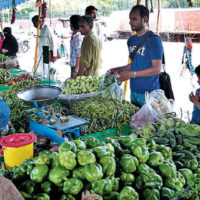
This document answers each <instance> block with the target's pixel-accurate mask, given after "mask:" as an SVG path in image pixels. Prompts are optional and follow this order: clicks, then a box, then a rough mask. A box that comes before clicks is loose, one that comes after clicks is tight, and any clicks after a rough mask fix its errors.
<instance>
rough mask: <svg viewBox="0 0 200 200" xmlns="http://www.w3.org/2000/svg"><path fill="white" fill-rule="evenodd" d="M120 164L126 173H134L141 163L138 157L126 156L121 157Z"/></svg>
mask: <svg viewBox="0 0 200 200" xmlns="http://www.w3.org/2000/svg"><path fill="white" fill-rule="evenodd" d="M119 164H120V166H121V167H122V169H123V171H124V172H127V173H132V172H135V171H136V169H137V166H138V165H139V162H138V160H137V158H136V157H134V156H131V155H129V154H125V155H123V156H122V157H121V159H120V162H119Z"/></svg>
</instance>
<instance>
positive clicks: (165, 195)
mask: <svg viewBox="0 0 200 200" xmlns="http://www.w3.org/2000/svg"><path fill="white" fill-rule="evenodd" d="M174 197H175V192H174V190H172V189H170V188H167V187H162V188H161V199H163V200H171V199H173V198H174Z"/></svg>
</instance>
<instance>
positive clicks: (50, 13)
mask: <svg viewBox="0 0 200 200" xmlns="http://www.w3.org/2000/svg"><path fill="white" fill-rule="evenodd" d="M49 18H50V26H51V25H52V9H51V0H49Z"/></svg>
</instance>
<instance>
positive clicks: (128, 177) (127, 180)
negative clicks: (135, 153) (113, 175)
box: [120, 172, 135, 186]
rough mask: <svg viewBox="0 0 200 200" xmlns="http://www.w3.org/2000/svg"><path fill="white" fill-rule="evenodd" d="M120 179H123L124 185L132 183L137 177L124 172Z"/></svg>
mask: <svg viewBox="0 0 200 200" xmlns="http://www.w3.org/2000/svg"><path fill="white" fill-rule="evenodd" d="M120 180H121V181H122V183H123V185H130V186H131V185H132V184H133V182H134V180H135V177H134V175H133V174H130V173H129V174H128V173H124V172H122V174H121V176H120Z"/></svg>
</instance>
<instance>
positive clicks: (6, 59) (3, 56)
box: [0, 54, 11, 62]
mask: <svg viewBox="0 0 200 200" xmlns="http://www.w3.org/2000/svg"><path fill="white" fill-rule="evenodd" d="M10 59H11V58H10V56H5V55H3V54H0V62H5V61H8V60H10Z"/></svg>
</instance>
